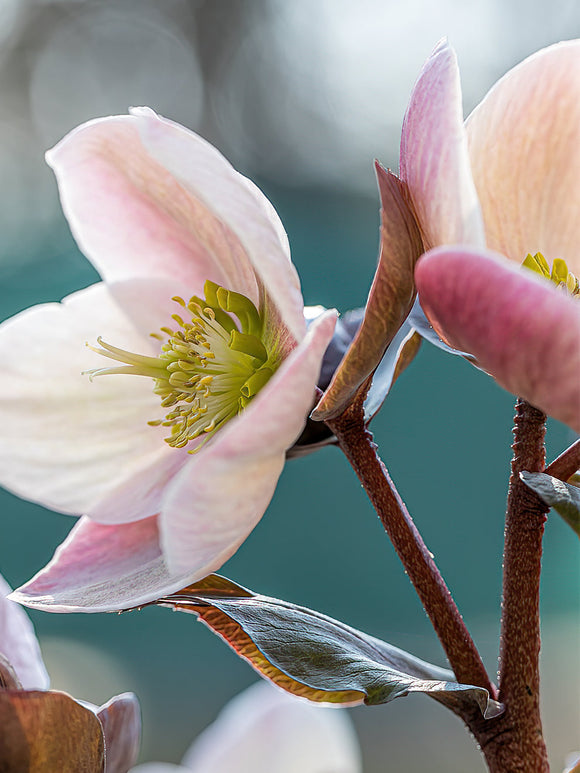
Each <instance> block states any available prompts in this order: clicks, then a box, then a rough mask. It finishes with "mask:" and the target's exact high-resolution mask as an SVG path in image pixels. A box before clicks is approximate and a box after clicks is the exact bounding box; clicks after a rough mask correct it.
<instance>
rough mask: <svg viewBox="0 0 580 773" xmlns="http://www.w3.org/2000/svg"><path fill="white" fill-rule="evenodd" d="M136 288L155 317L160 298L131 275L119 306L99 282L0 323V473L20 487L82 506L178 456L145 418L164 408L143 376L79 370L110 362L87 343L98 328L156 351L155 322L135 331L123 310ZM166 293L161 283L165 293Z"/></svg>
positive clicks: (119, 341) (58, 505)
mask: <svg viewBox="0 0 580 773" xmlns="http://www.w3.org/2000/svg"><path fill="white" fill-rule="evenodd" d="M137 290H138V291H140V292H141V293H142V294H141V296H140V297H141V303H144V302H147V303H150V308H151V317H152V323H153V324H155V325H157V322H158V317H161V311H160V309H161V307H163V304H164V303H165V301H163V300H162V299H160V300H159V304H158V305H157V306H156V305H155V304H154V303H153V297H154V292H153V287H152V286H151V285H149V286H148V287H147V284H146V283H144V282H137V283H136V287H133V288H132V283H130V282H127V283H126V285H125V286H124V287H122V286H119V288H118V291H119V293H120V295H122V296H123V303H124V305H125V310H124V309H122V308H120V307H119V305H118V304H117V302H116V301H115V300H114V297H113V295H112V294H111V293H110V292H109V290H108V289H107V287H106V286H105V285H103V284H97V285H93V286H92V287H89V288H88V289H86V290H82V291H80V292H78V293H75V294H74V295H71V296H69V297H68V298H66V299H65V300H64V301H63V303H62V304H58V303H54V304H46V305H44V306H36V307H34V308H32V309H29V310H27V311H25V312H22V313H21V314H19V315H18V316H16V317H13V318H12V319H10V320H8V321H7V322H5V323H4V324H3V325H2V326H1V327H0V359H1V360H2V379H1V380H0V420H1V423H2V433H1V437H0V481H1V482H2V484H3V485H5V486H6V487H7V488H9V489H11V490H12V491H14V492H15V493H16V494H18V495H20V496H23V497H26V498H27V499H31V500H33V501H37V502H40V503H41V504H43V505H45V506H47V507H51V508H54V509H57V510H60V511H62V512H67V513H75V514H78V513H81V512H83V511H86V510H90V509H91V508H92V507H93V506H95V505H96V503H98V501H99V500H100V499H101V498H102V497H103V496H104V495H105V494H106V493H107V492H109V491H110V490H112V489H114V488H116V487H117V486H121V485H122V484H123V483H124V482H125V481H126V480H127V479H130V478H132V477H133V476H134V475H136V474H138V473H139V471H141V470H143V469H147V468H149V469H151V470H152V471H153V472H155V471H156V470H157V471H158V472H159V477H160V480H164V479H165V478H166V471H167V469H168V465H169V464H170V462H169V461H168V460H169V459H171V463H174V461H175V459H176V458H179V453H178V454H177V457H176V456H175V451H172V449H170V448H169V447H168V446H167V444H165V443H164V442H163V438H164V436H165V434H166V431H165V428H163V427H151V426H149V425H148V424H147V422H148V421H149V420H151V419H156V418H160V417H161V416H163V413H162V409H161V406H160V403H159V397H158V396H157V395H155V394H153V391H152V382H151V381H149V379H145V378H137V377H135V376H130V375H123V376H119V375H115V376H102V377H98V378H95V379H94V380H93V381H92V382H91V381H90V380H89V377H88V376H87V375H83V371H86V370H89V369H91V368H98V367H106V366H107V365H109V364H111V361H110V360H107V359H105V358H104V357H102V356H100V355H98V354H96V353H95V352H93V351H91V350H90V349H88V348H87V347H86V346H85V342H92V343H96V339H97V336H98V335H102V336H103V337H104V339H105V340H106V341H109V342H113V343H115V344H116V345H119V346H121V347H124V348H126V349H129V350H132V351H134V352H140V353H143V354H151V355H155V354H156V353H157V351H158V349H159V342H155V341H154V340H153V339H152V338H150V337H149V336H148V333H149V331H150V330H151V331H152V330H154V329H155V328H154V327H153V328H150V327H148V326H146V327H145V329H144V330H137V329H136V328H135V327H134V326H133V324H132V320H131V318H130V317H129V316H128V315H127V313H126V310H127V309H128V308H129V306H130V303H129V298H130V297H133V295H135V296H136V297H135V298H134V300H135V302H136V303H139V295H138V293H137V292H136V291H137ZM146 290H148V291H147V292H146ZM133 291H135V293H134V292H133ZM165 291H166V288H165V286H163V285H162V286H161V293H162V296H161V297H162V298H165V296H164V295H163V293H164V292H165ZM143 308H144V307H142V306H139V308H138V310H137V311H138V313H139V314H142V313H143V311H142V309H143ZM168 309H169V306H168ZM168 313H169V311H168ZM182 457H183V459H185V458H186V457H185V456H184V455H182ZM154 484H155V480H154V479H153V478H152V479H151V485H154Z"/></svg>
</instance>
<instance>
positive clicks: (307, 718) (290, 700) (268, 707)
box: [183, 682, 362, 773]
mask: <svg viewBox="0 0 580 773" xmlns="http://www.w3.org/2000/svg"><path fill="white" fill-rule="evenodd" d="M183 765H185V766H186V767H187V769H188V770H190V771H191V773H226V771H232V773H233V771H235V773H298V771H300V773H327V771H328V773H330V771H332V773H360V771H361V770H362V765H361V755H360V750H359V747H358V742H357V739H356V736H355V733H354V730H353V727H352V725H351V723H350V721H349V719H348V715H347V713H346V711H344V709H335V708H322V707H320V706H315V705H313V704H312V703H310V702H309V701H306V700H302V699H300V698H295V697H294V696H291V695H288V693H285V692H283V691H282V690H278V689H276V688H275V687H271V686H270V685H269V684H267V683H264V682H259V683H258V684H254V685H252V687H250V688H248V689H247V690H244V692H242V693H240V695H237V696H236V697H235V698H234V699H233V700H231V701H230V702H229V703H228V704H227V706H226V707H225V708H224V709H223V710H222V712H221V713H220V714H219V716H218V718H217V719H216V720H215V722H213V723H212V724H211V725H210V726H209V727H208V728H207V729H206V730H205V731H204V732H203V733H202V734H201V736H199V738H198V739H197V740H196V741H195V742H194V744H193V746H192V747H191V749H190V750H189V751H188V752H187V754H186V755H185V757H184V759H183Z"/></svg>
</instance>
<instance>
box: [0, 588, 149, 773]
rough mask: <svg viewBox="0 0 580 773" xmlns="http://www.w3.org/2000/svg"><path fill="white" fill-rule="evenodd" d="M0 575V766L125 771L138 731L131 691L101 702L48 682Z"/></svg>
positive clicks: (12, 771) (17, 770)
mask: <svg viewBox="0 0 580 773" xmlns="http://www.w3.org/2000/svg"><path fill="white" fill-rule="evenodd" d="M9 592H10V587H9V586H8V585H7V583H6V582H5V580H4V578H3V577H2V576H1V575H0V769H1V770H2V771H5V772H6V773H21V771H23V770H30V771H39V772H40V771H44V770H47V771H48V770H58V771H62V773H77V772H78V771H79V770H84V771H87V773H103V771H104V773H126V771H127V770H129V768H130V767H131V766H132V765H133V764H134V763H135V760H136V758H137V754H138V752H139V742H140V737H141V718H140V713H139V703H138V701H137V698H136V697H135V696H134V695H133V694H132V693H125V694H123V695H117V696H115V697H114V698H111V700H110V701H109V702H108V703H106V704H105V705H103V706H101V707H97V706H92V705H90V704H86V703H80V702H78V701H75V700H74V698H71V696H70V695H67V694H66V693H62V692H57V691H53V690H49V689H48V686H49V679H48V674H47V673H46V669H45V667H44V663H43V662H42V656H41V654H40V648H39V646H38V642H37V640H36V636H35V635H34V629H33V628H32V623H31V622H30V620H29V619H28V617H27V615H26V613H25V612H24V610H23V609H22V608H21V607H20V606H19V605H18V604H16V603H14V602H13V601H10V600H8V599H7V598H6V594H7V593H9Z"/></svg>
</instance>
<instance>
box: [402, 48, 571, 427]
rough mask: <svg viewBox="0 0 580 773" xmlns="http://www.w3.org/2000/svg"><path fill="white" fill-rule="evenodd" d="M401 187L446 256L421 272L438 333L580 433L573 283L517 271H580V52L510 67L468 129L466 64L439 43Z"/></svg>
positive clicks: (420, 92) (426, 235)
mask: <svg viewBox="0 0 580 773" xmlns="http://www.w3.org/2000/svg"><path fill="white" fill-rule="evenodd" d="M451 105H453V106H454V107H453V111H452V112H453V116H454V118H453V121H449V120H448V119H449V110H450V106H451ZM401 178H402V180H403V181H404V182H405V183H406V185H407V189H408V191H409V196H410V200H411V203H412V206H413V208H414V210H415V212H416V214H417V221H418V223H419V226H420V229H421V233H422V235H423V241H424V245H425V249H426V250H429V248H436V247H438V246H439V247H440V248H439V249H434V250H432V251H431V252H429V253H428V255H427V256H426V257H423V258H421V259H420V260H419V262H418V264H417V268H416V271H415V278H416V282H417V289H418V292H419V298H420V300H421V304H422V306H423V309H424V310H425V312H426V314H427V316H428V318H429V320H430V322H431V323H432V324H433V326H434V327H435V329H436V330H437V332H438V333H439V334H440V335H441V336H442V337H443V338H444V340H445V341H446V342H447V343H449V344H451V345H452V346H454V347H456V348H459V349H460V350H463V351H468V352H470V353H471V354H473V355H474V356H475V358H476V359H477V362H478V364H479V365H480V366H481V367H482V368H483V369H485V370H487V371H488V372H489V373H490V374H491V375H493V376H494V377H495V378H496V380H497V381H498V382H499V383H500V384H501V385H502V386H504V387H505V388H507V389H508V390H510V391H512V392H514V393H516V394H518V395H520V396H521V397H524V398H525V399H527V400H528V401H529V402H531V403H533V404H534V405H536V406H537V407H538V408H540V409H542V410H544V411H546V412H547V413H549V414H550V415H552V416H554V417H555V418H557V419H560V420H561V421H563V422H565V423H567V424H569V425H570V426H571V427H572V428H574V429H575V430H576V431H580V304H578V303H576V302H574V300H573V299H572V298H571V297H569V295H568V294H567V292H566V291H565V290H566V288H565V285H566V284H568V286H569V287H568V289H572V285H573V284H574V282H573V280H572V282H568V283H567V282H566V279H563V280H562V282H561V284H563V285H564V287H563V288H557V287H556V286H554V284H553V283H551V282H548V281H536V280H535V278H534V276H533V274H531V273H529V272H528V271H527V269H521V270H520V269H516V270H514V268H513V267H514V266H516V265H517V266H520V265H521V264H522V263H523V262H524V260H525V259H526V256H527V255H528V253H531V254H535V253H542V254H543V255H545V256H546V258H547V260H548V262H549V263H550V264H552V263H554V265H555V267H556V270H555V271H554V272H552V273H553V274H555V275H556V276H558V275H559V274H560V273H562V272H563V273H562V276H563V275H564V274H566V275H567V274H568V269H569V270H570V271H572V272H573V273H574V274H576V275H578V274H579V273H580V219H579V218H578V202H579V201H580V41H567V42H564V43H559V44H557V45H554V46H551V47H549V48H546V49H544V50H542V51H539V52H537V53H536V54H534V55H533V56H531V57H529V58H528V59H526V60H525V61H523V62H522V63H521V64H519V65H518V66H517V67H515V68H514V69H513V70H510V72H508V73H507V74H506V75H505V76H504V77H503V78H501V79H500V80H499V81H498V83H496V84H495V86H494V87H493V88H492V89H491V91H490V92H489V93H488V95H487V96H486V97H485V99H484V100H483V101H482V102H481V104H480V105H479V106H478V107H477V108H476V109H475V110H474V112H473V113H472V115H471V116H470V117H469V119H468V120H467V122H466V124H465V126H464V125H463V124H462V121H461V92H460V88H459V76H458V71H457V65H456V61H455V57H454V55H453V53H452V51H451V50H450V49H449V47H448V46H446V45H441V46H439V47H438V48H437V49H436V50H435V51H434V53H433V54H432V56H431V57H430V59H429V60H428V61H427V63H426V65H425V67H424V68H423V71H422V73H421V75H420V77H419V80H418V82H417V84H416V86H415V89H414V92H413V96H412V98H411V103H410V105H409V109H408V112H407V116H406V118H405V124H404V128H403V140H402V145H401ZM441 245H461V246H453V247H452V248H446V247H441ZM486 245H487V249H486ZM560 269H561V270H560ZM541 273H545V272H543V271H542V272H541ZM567 295H568V297H567Z"/></svg>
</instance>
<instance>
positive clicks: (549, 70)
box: [466, 40, 580, 274]
mask: <svg viewBox="0 0 580 773" xmlns="http://www.w3.org/2000/svg"><path fill="white" fill-rule="evenodd" d="M466 126H467V136H468V141H469V153H470V157H471V165H472V170H473V176H474V180H475V186H476V188H477V192H478V194H479V198H480V201H481V206H482V209H483V217H484V220H485V230H486V236H487V243H488V246H489V247H490V248H491V249H494V250H497V251H498V252H501V253H502V254H504V255H507V257H509V258H510V259H511V260H514V261H516V262H517V263H518V264H520V263H521V262H522V261H523V259H524V258H525V257H526V255H527V253H528V252H531V253H532V254H534V253H536V252H542V253H543V254H544V255H545V256H546V258H547V259H548V261H549V262H550V263H551V262H552V260H553V259H554V258H564V260H566V261H567V262H568V267H569V268H570V270H571V271H573V272H574V273H576V274H580V219H579V218H578V201H580V41H578V40H572V41H566V42H564V43H559V44H557V45H555V46H551V47H550V48H546V49H544V50H542V51H538V52H537V53H536V54H534V55H533V56H531V57H529V59H526V60H525V61H523V62H522V63H521V64H519V65H518V66H517V67H515V68H514V69H513V70H510V71H509V72H508V73H507V75H504V77H503V78H502V79H501V80H500V81H498V83H496V84H495V86H494V87H493V88H492V89H491V91H490V92H489V94H488V95H487V96H486V97H485V99H484V100H483V102H481V104H480V105H479V106H478V107H477V108H476V109H475V110H474V112H473V113H472V114H471V116H470V117H469V119H468V121H467V124H466Z"/></svg>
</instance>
